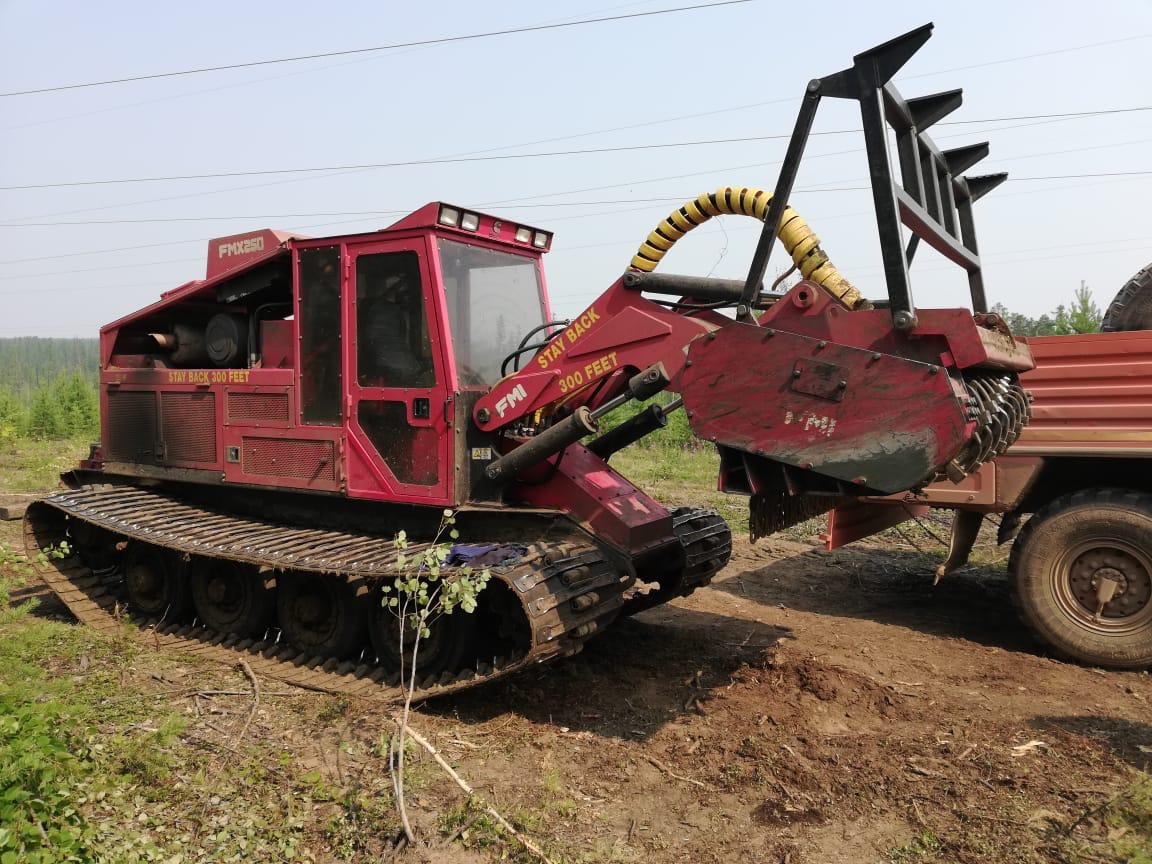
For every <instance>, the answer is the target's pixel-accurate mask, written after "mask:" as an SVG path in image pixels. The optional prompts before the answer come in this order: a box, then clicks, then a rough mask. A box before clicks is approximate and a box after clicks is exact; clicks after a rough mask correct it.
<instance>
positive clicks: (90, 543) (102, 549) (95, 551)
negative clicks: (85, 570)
mask: <svg viewBox="0 0 1152 864" xmlns="http://www.w3.org/2000/svg"><path fill="white" fill-rule="evenodd" d="M68 539H69V541H70V542H71V543H72V546H73V548H75V550H76V553H77V554H78V555H79V556H80V560H81V561H83V562H84V565H85V566H86V567H89V568H91V569H93V570H106V569H107V568H109V567H112V566H114V565H115V564H116V560H117V558H118V556H119V552H118V550H117V549H116V535H115V534H113V533H112V532H111V531H108V530H106V529H104V528H100V527H98V526H96V525H91V524H89V523H87V522H82V521H80V520H79V519H69V520H68Z"/></svg>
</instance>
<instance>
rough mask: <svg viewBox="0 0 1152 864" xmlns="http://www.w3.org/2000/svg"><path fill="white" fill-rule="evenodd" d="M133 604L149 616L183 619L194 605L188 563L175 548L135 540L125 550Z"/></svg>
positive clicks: (127, 587) (127, 586)
mask: <svg viewBox="0 0 1152 864" xmlns="http://www.w3.org/2000/svg"><path fill="white" fill-rule="evenodd" d="M124 590H125V592H126V593H127V595H128V603H129V606H130V607H131V608H132V609H133V610H135V611H136V612H138V613H139V614H141V615H143V616H145V617H147V618H155V619H159V620H162V621H180V620H182V619H184V618H185V617H187V614H188V612H189V610H190V609H191V607H192V597H191V594H190V592H189V590H188V572H187V566H186V564H185V562H184V561H182V560H181V559H180V557H179V555H177V554H176V553H175V552H169V551H167V550H166V549H160V548H158V547H156V546H151V545H149V544H148V543H132V544H130V545H129V546H128V549H127V551H126V552H125V554H124Z"/></svg>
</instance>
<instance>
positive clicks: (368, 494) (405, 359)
mask: <svg viewBox="0 0 1152 864" xmlns="http://www.w3.org/2000/svg"><path fill="white" fill-rule="evenodd" d="M348 255H349V261H348V291H347V296H348V307H347V308H348V312H347V322H346V328H345V332H347V333H349V334H351V336H352V338H351V339H350V340H349V345H348V349H347V350H348V355H349V356H348V364H347V368H348V370H349V373H350V374H349V378H350V381H349V386H348V391H347V392H348V403H347V406H346V407H347V416H348V430H349V441H348V445H349V453H348V456H349V477H348V484H349V486H348V488H349V492H350V493H351V494H352V495H353V496H355V497H365V498H379V499H392V500H407V501H421V502H426V503H429V504H446V503H450V500H451V493H452V470H451V461H450V454H451V452H452V450H451V434H450V427H449V422H448V413H449V409H450V404H451V403H450V402H449V399H448V397H449V390H448V387H447V373H446V368H445V358H444V346H445V342H444V334H442V333H441V332H440V331H439V327H438V326H437V322H438V320H439V318H440V316H439V314H438V312H437V308H438V307H437V304H438V303H439V302H440V298H439V297H438V296H437V293H436V292H435V291H434V290H433V285H432V280H431V278H430V272H431V271H430V268H429V266H428V249H427V244H426V241H425V240H424V239H423V238H415V239H411V240H390V241H384V242H375V243H371V244H365V245H356V246H350V247H349V248H348Z"/></svg>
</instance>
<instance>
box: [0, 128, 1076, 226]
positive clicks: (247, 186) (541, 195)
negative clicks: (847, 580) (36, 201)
mask: <svg viewBox="0 0 1152 864" xmlns="http://www.w3.org/2000/svg"><path fill="white" fill-rule="evenodd" d="M1078 119H1080V118H1078V117H1067V118H1056V119H1049V120H1033V121H1031V122H1027V123H1015V124H1010V125H1007V126H992V127H990V128H988V129H985V130H982V131H983V132H998V131H1004V130H1010V129H1022V128H1028V127H1032V126H1047V125H1051V124H1054V123H1064V122H1068V121H1074V120H1078ZM967 134H969V133H968V132H963V133H953V134H952V135H944V136H937V140H943V139H945V138H954V137H958V136H964V135H967ZM510 146H520V145H510ZM524 146H527V145H526V144H525V145H524ZM494 149H495V150H503V149H509V148H508V147H499V148H494ZM485 152H492V151H489V150H473V151H469V152H466V153H456V154H448V155H449V156H461V155H462V156H469V155H476V154H482V153H485ZM855 152H862V151H861V150H859V149H857V150H838V151H833V152H831V153H818V154H815V155H812V156H809V157H808V159H818V158H822V157H825V156H837V155H841V154H844V153H855ZM779 164H780V161H779V160H776V161H771V162H755V163H752V164H751V165H735V166H725V167H723V168H711V169H708V170H705V171H695V172H688V173H686V174H676V175H671V176H667V177H656V178H649V179H647V180H628V181H625V182H623V183H616V184H611V183H610V184H606V185H602V186H590V187H585V188H581V189H569V190H565V191H562V192H546V193H538V194H536V195H528V196H523V197H520V198H511V199H500V200H496V201H488V202H484V203H481V204H480V205H479V206H481V207H484V206H489V205H496V204H499V205H507V204H510V203H517V202H521V201H533V200H538V199H540V198H555V197H559V196H561V195H569V194H574V193H579V192H593V191H601V190H605V189H616V188H619V187H620V186H632V185H637V184H642V183H650V182H658V181H660V180H674V179H683V178H687V177H697V176H701V175H704V174H709V173H718V172H728V171H743V170H745V169H746V168H762V167H765V166H770V165H779ZM353 173H357V172H355V171H344V172H332V173H329V174H324V173H320V174H314V175H309V176H301V177H292V178H289V179H286V180H272V181H266V182H263V183H249V184H245V185H243V186H231V187H228V188H226V189H210V190H202V191H199V192H185V193H183V194H180V195H164V196H161V197H159V198H145V199H142V200H137V201H127V202H123V203H117V204H101V205H98V206H95V207H79V208H74V209H71V210H57V211H54V212H51V213H41V214H38V215H37V216H24V217H17V218H16V219H6V220H0V227H6V226H7V225H11V224H14V223H19V222H20V220H21V219H47V218H50V217H53V216H72V215H75V214H79V213H93V212H97V211H102V210H115V209H121V208H124V207H137V206H140V205H144V204H157V203H164V202H168V201H183V200H186V199H188V198H200V197H204V196H207V195H227V194H230V193H233V192H244V191H249V190H252V189H264V188H267V187H269V186H283V185H287V184H291V183H303V182H309V181H312V180H315V179H325V178H329V177H339V176H344V175H347V174H353Z"/></svg>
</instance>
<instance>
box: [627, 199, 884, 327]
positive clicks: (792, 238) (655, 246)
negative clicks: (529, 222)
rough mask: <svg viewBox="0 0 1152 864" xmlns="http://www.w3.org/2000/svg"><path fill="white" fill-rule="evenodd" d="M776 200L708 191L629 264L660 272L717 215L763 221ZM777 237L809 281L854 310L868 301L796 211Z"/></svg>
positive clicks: (673, 216)
mask: <svg viewBox="0 0 1152 864" xmlns="http://www.w3.org/2000/svg"><path fill="white" fill-rule="evenodd" d="M771 199H772V193H771V192H766V191H764V190H763V189H749V188H747V187H740V188H739V189H736V188H733V187H731V186H725V187H723V188H722V189H717V190H716V191H715V192H705V193H704V194H703V195H700V196H699V197H698V198H696V200H694V201H689V202H687V203H686V204H685V205H684V206H683V207H680V208H678V209H676V210H673V211H672V212H671V213H670V214H669V215H668V218H667V219H665V220H664V221H663V222H661V223H660V224H659V225H657V226H656V229H655V230H654V231H653V232H652V233H651V234H649V235H648V239H647V240H645V241H644V242H643V243H641V244H640V248H639V249H638V250H637V252H636V255H635V256H633V258H632V263H631V264H630V265H629V266H630V269H632V270H641V271H643V272H645V273H650V272H651V271H653V270H655V269H656V265H657V264H659V263H660V260H661V259H662V258H663V257H664V256H665V255H666V254H668V250H669V249H671V248H672V246H673V244H675V243H676V241H677V240H679V239H680V238H681V237H683V236H684V235H685V234H687V233H688V232H689V231H691V230H692V229H693V228H695V227H696V226H697V225H703V224H704V223H705V222H707V221H708V220H709V219H711V218H712V217H713V216H720V215H722V214H729V215H735V216H751V217H753V218H754V219H759V220H760V221H761V222H763V221H764V216H765V215H766V214H767V212H768V202H769V201H770V200H771ZM778 236H779V237H780V242H781V243H782V244H784V249H785V250H786V251H787V252H788V254H789V255H790V256H791V257H792V261H793V262H795V264H796V266H797V267H798V268H799V269H800V274H801V275H802V276H803V277H804V278H805V279H810V280H812V281H813V282H815V283H816V284H817V285H819V286H820V287H821V288H823V289H824V290H825V291H827V292H828V293H829V294H831V295H832V296H833V297H836V298H837V299H839V300H840V301H841V302H843V303H844V305H845V306H847V307H848V308H849V309H854V308H856V307H857V306H858V305H859V304H860V303H861V302H863V298H862V297H861V296H860V292H859V291H857V290H856V288H855V287H854V286H853V285H852V283H851V282H849V281H848V280H847V279H846V278H844V276H843V274H842V273H841V272H840V271H839V270H837V269H836V267H835V266H834V265H833V264H832V262H831V261H829V260H828V255H827V254H826V253H825V252H824V250H823V249H821V248H820V238H819V237H817V236H816V232H814V231H813V230H812V229H811V228H809V227H808V223H807V222H805V221H804V219H803V217H801V216H800V214H799V213H797V212H796V211H795V210H793V209H792V207H791V206H789V207H786V208H785V209H784V215H783V217H782V218H781V220H780V231H779V235H778Z"/></svg>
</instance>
